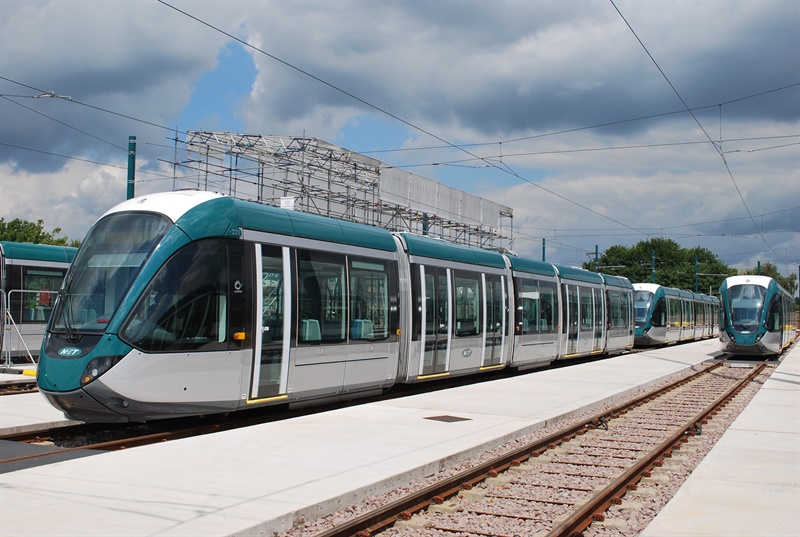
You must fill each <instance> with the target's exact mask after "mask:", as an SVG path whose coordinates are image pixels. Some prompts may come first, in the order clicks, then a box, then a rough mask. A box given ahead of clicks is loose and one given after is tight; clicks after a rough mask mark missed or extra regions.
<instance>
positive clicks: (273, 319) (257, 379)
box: [250, 244, 291, 399]
mask: <svg viewBox="0 0 800 537" xmlns="http://www.w3.org/2000/svg"><path fill="white" fill-rule="evenodd" d="M255 259H256V274H258V277H259V280H258V282H259V283H260V287H261V292H260V293H258V292H257V293H256V311H257V312H259V313H260V315H257V316H256V322H257V323H258V321H259V319H260V323H259V324H260V325H261V326H260V327H257V330H256V334H255V342H254V349H255V353H256V359H255V360H253V377H252V378H253V383H252V387H251V394H250V397H251V398H252V399H263V398H268V397H275V396H278V395H282V394H285V393H286V382H287V380H286V379H287V373H288V369H289V336H290V333H291V325H290V322H291V309H290V308H291V300H289V297H291V288H290V287H291V284H290V283H289V282H290V281H291V278H289V277H288V276H289V274H291V271H290V268H289V267H290V265H289V248H287V247H279V246H267V245H260V244H257V245H256V255H255Z"/></svg>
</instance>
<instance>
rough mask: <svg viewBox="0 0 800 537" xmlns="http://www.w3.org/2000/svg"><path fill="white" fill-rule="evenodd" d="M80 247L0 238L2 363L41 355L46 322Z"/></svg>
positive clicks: (17, 361)
mask: <svg viewBox="0 0 800 537" xmlns="http://www.w3.org/2000/svg"><path fill="white" fill-rule="evenodd" d="M77 251H78V249H77V248H70V247H66V246H52V245H48V244H30V243H20V242H8V241H0V315H2V320H1V321H0V328H2V330H0V364H2V365H3V366H5V367H8V366H11V365H14V364H19V363H30V362H31V361H35V360H36V359H38V357H39V349H40V347H41V346H42V338H43V337H44V332H45V325H46V324H47V321H48V319H49V318H50V313H51V312H52V311H53V305H54V303H55V301H56V297H57V296H58V290H59V289H60V288H61V283H62V281H63V280H64V275H65V274H66V273H67V269H68V268H69V264H70V263H71V262H72V259H73V258H74V257H75V253H76V252H77Z"/></svg>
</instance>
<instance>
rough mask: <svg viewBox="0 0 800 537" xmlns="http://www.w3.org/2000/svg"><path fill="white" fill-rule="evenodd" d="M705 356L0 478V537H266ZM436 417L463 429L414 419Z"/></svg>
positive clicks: (560, 376)
mask: <svg viewBox="0 0 800 537" xmlns="http://www.w3.org/2000/svg"><path fill="white" fill-rule="evenodd" d="M717 345H718V343H717V341H716V340H710V341H703V342H698V343H693V344H689V345H682V346H678V347H670V348H667V349H660V350H652V351H648V352H644V353H639V354H635V355H625V356H619V357H616V358H611V359H606V360H602V361H597V362H593V363H588V364H582V365H576V366H573V367H569V368H561V369H554V370H550V371H541V372H535V373H531V374H528V375H524V376H517V377H514V378H509V379H504V380H499V381H492V382H484V383H480V384H476V385H471V386H464V387H460V388H453V389H450V390H444V391H439V392H436V393H427V394H421V395H416V396H412V397H407V398H403V399H394V400H389V401H383V402H380V403H373V404H367V405H360V406H354V407H348V408H344V409H339V410H334V411H331V412H324V413H319V414H314V415H309V416H303V417H300V418H296V419H292V420H285V421H280V422H275V423H268V424H264V425H259V426H254V427H249V428H246V429H239V430H235V431H226V432H221V433H217V434H214V435H207V436H203V437H198V438H187V439H184V440H176V441H173V442H167V443H163V444H158V445H153V446H147V447H141V448H136V449H131V450H127V451H121V452H114V453H104V454H101V455H97V456H93V457H85V458H82V459H77V460H71V461H66V462H61V463H56V464H53V465H49V466H43V467H37V468H31V469H27V470H20V471H16V472H9V473H4V474H2V475H0V511H2V513H3V516H2V518H0V535H3V536H5V535H14V536H19V537H24V536H46V535H58V536H78V535H80V536H100V535H102V536H122V535H125V536H131V535H158V536H179V535H186V536H203V535H214V536H218V535H219V536H226V535H263V536H269V537H272V536H275V535H279V534H280V533H282V532H284V531H286V530H288V529H289V528H291V526H292V525H293V524H294V523H295V521H297V520H303V519H311V518H315V517H318V516H322V515H325V514H328V513H330V512H333V511H335V510H337V509H339V508H341V507H345V506H347V505H350V504H352V503H355V502H358V501H360V500H361V499H362V498H363V497H365V496H370V495H375V494H379V493H382V492H385V491H388V490H391V489H393V488H395V487H396V486H398V485H401V484H404V483H406V482H408V481H411V480H413V479H416V478H418V477H423V476H426V475H430V474H432V473H434V472H435V471H437V470H438V469H439V468H440V466H441V463H440V461H442V460H444V461H447V462H456V461H460V460H464V459H467V458H469V457H471V456H473V455H474V454H476V453H479V452H481V451H482V450H484V449H486V448H489V447H494V446H496V445H498V444H501V443H504V442H506V441H508V440H510V439H513V438H516V437H519V436H522V435H525V434H528V433H530V432H532V431H535V430H536V429H538V428H540V427H542V426H543V425H545V424H546V423H548V422H550V421H553V420H555V419H558V418H561V417H565V416H568V415H570V414H574V413H578V412H581V411H584V410H586V409H588V408H592V407H595V406H598V405H599V404H601V403H603V402H605V401H607V400H608V399H609V398H612V397H615V396H617V395H621V394H624V393H628V392H631V391H636V390H637V388H638V387H639V386H642V385H649V384H653V383H655V382H657V381H658V380H659V379H661V378H663V377H667V376H670V375H672V374H675V373H678V372H683V371H685V370H687V369H690V368H692V367H693V366H695V365H696V364H699V363H701V362H703V361H706V360H709V359H713V358H715V357H716V356H717V355H718V354H719V353H718V352H717V348H718V347H717ZM794 380H796V378H795V379H794ZM16 397H17V396H15V397H14V398H15V399H16ZM443 415H447V416H456V417H459V418H465V419H464V420H463V421H452V422H443V421H437V420H431V419H426V418H430V417H434V416H443ZM783 516H784V517H785V516H786V513H785V512H784V513H783Z"/></svg>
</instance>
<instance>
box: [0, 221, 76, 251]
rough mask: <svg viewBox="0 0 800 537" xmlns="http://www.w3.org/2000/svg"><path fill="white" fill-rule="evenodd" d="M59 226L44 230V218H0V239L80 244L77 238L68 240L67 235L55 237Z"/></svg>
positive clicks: (38, 242)
mask: <svg viewBox="0 0 800 537" xmlns="http://www.w3.org/2000/svg"><path fill="white" fill-rule="evenodd" d="M59 233H61V228H60V227H57V228H55V229H53V231H51V232H49V233H48V232H47V231H45V230H44V220H37V221H36V222H29V221H28V220H22V219H21V218H15V219H14V220H11V221H10V222H6V221H5V219H4V218H0V240H2V241H10V242H30V243H33V244H54V245H56V246H74V247H78V246H80V244H81V241H79V240H70V239H69V238H68V237H57V235H58V234H59Z"/></svg>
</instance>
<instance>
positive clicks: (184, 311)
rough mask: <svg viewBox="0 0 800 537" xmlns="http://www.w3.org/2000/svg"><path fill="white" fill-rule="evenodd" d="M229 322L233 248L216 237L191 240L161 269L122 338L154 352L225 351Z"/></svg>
mask: <svg viewBox="0 0 800 537" xmlns="http://www.w3.org/2000/svg"><path fill="white" fill-rule="evenodd" d="M227 326H228V251H227V245H226V243H225V241H224V240H219V239H213V240H206V241H198V242H194V243H191V244H189V245H188V246H186V247H185V248H183V249H181V250H180V251H179V252H178V253H176V254H175V255H174V256H173V257H172V258H171V259H170V260H168V261H167V262H166V263H165V264H164V266H163V267H161V269H159V271H158V273H157V274H156V275H155V277H154V278H153V280H152V281H151V282H150V284H149V285H148V287H147V289H146V290H145V291H144V293H142V298H141V299H140V300H139V302H138V303H137V304H136V307H135V308H134V309H133V311H132V313H131V315H130V317H129V319H128V321H126V323H125V324H124V326H123V328H122V331H121V337H122V339H123V340H124V341H125V342H127V343H128V344H130V345H131V346H133V347H136V348H139V349H142V350H145V351H151V352H155V351H187V350H225V349H227V348H228V345H227Z"/></svg>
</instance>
